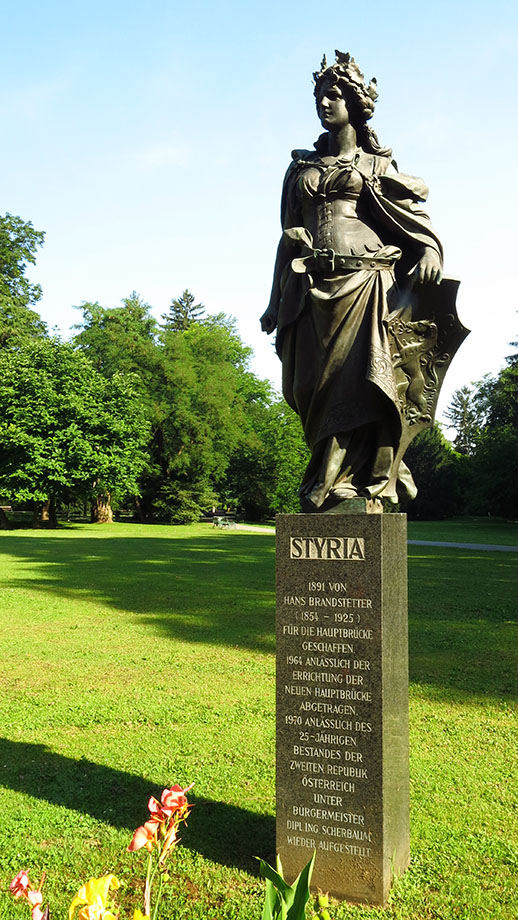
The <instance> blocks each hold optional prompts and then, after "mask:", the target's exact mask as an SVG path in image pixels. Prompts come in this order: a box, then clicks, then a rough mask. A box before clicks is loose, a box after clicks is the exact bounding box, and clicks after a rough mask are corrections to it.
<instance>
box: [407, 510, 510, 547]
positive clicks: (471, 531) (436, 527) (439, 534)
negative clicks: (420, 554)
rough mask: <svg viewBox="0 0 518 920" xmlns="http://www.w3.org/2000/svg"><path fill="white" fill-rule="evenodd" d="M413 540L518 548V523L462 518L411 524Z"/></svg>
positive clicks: (410, 531) (409, 525)
mask: <svg viewBox="0 0 518 920" xmlns="http://www.w3.org/2000/svg"><path fill="white" fill-rule="evenodd" d="M408 537H409V539H410V540H445V541H447V542H449V543H489V544H492V545H493V546H495V545H501V546H518V521H504V520H502V518H488V517H459V518H453V520H447V521H409V522H408Z"/></svg>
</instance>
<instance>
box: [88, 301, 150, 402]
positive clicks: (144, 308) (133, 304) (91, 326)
mask: <svg viewBox="0 0 518 920" xmlns="http://www.w3.org/2000/svg"><path fill="white" fill-rule="evenodd" d="M121 304H122V305H121V306H120V307H102V306H101V305H100V304H99V303H88V302H85V303H83V304H82V305H81V306H80V307H79V308H78V309H80V310H81V311H82V313H83V319H82V321H81V322H80V323H77V324H76V326H75V327H74V328H75V329H76V330H78V331H77V332H76V334H75V336H74V340H73V341H74V345H75V346H76V348H79V349H80V351H83V352H84V353H85V354H86V355H88V357H89V358H90V360H91V362H92V364H93V365H94V366H95V368H96V370H98V371H99V373H100V374H102V375H103V377H108V378H109V377H112V376H113V374H115V373H117V372H122V373H135V374H137V376H138V378H139V379H140V380H142V384H143V387H144V389H148V388H149V386H150V385H151V381H152V377H153V373H154V361H155V337H156V334H157V330H158V327H157V323H156V320H155V319H154V317H153V316H151V312H150V311H151V307H150V306H149V304H148V303H146V302H145V301H144V300H142V298H141V297H140V295H139V294H137V293H136V291H133V292H132V293H131V294H130V296H129V297H124V298H123V300H122V301H121Z"/></svg>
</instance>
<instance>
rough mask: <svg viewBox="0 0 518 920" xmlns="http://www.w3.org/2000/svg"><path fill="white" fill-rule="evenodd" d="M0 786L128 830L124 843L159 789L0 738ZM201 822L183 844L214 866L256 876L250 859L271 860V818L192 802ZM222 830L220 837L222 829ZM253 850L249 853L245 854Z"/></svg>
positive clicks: (131, 777) (208, 802) (130, 776)
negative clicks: (230, 867)
mask: <svg viewBox="0 0 518 920" xmlns="http://www.w3.org/2000/svg"><path fill="white" fill-rule="evenodd" d="M0 778H1V785H2V786H5V787H7V788H9V789H13V790H15V791H17V792H23V793H25V794H26V795H29V796H33V797H35V798H38V799H41V800H43V801H46V802H49V803H50V804H52V805H59V806H62V807H65V808H68V809H71V810H73V811H76V812H79V813H80V814H85V815H90V817H92V818H95V819H96V820H98V821H103V822H104V823H105V824H110V825H111V826H112V827H115V828H127V830H128V843H129V841H130V839H131V835H132V833H133V831H134V830H135V828H136V827H138V826H139V825H141V824H143V823H144V821H145V820H146V819H147V816H148V813H147V802H148V800H149V797H150V796H151V795H155V796H159V795H160V792H161V789H159V788H158V787H157V786H155V785H154V784H152V783H149V782H147V781H146V780H145V779H143V778H142V777H141V776H136V775H134V774H131V773H125V772H123V771H121V770H114V769H112V768H111V767H106V766H102V765H100V764H96V763H92V762H91V761H89V760H86V759H84V758H82V759H81V760H72V759H71V758H69V757H63V756H62V755H60V754H55V753H54V752H53V751H51V750H50V749H49V748H48V747H46V745H43V744H30V743H26V742H21V741H9V740H7V739H5V738H0ZM189 800H190V801H192V802H194V803H195V804H196V806H197V808H196V814H197V813H198V808H199V813H200V819H199V820H194V815H193V817H192V818H191V820H190V821H189V828H188V830H187V831H185V832H184V834H183V835H182V844H183V845H184V846H185V847H186V848H187V849H190V850H194V851H196V852H197V853H200V854H201V855H202V856H204V857H206V858H207V859H210V860H212V861H213V862H217V863H220V864H221V865H225V866H234V867H236V868H238V869H245V870H246V871H248V872H251V873H253V874H257V862H256V860H255V859H254V858H253V857H254V855H255V854H256V853H260V854H261V855H263V856H264V857H265V858H266V859H270V860H271V859H273V854H274V852H275V819H274V818H273V817H272V816H271V815H261V814H256V813H254V812H251V811H247V810H246V809H244V808H239V807H238V806H236V805H228V804H227V803H225V802H217V801H214V800H211V799H202V798H196V795H194V794H193V793H190V794H189ZM222 827H224V828H225V833H224V834H223V833H222V832H221V828H222ZM250 847H253V852H250Z"/></svg>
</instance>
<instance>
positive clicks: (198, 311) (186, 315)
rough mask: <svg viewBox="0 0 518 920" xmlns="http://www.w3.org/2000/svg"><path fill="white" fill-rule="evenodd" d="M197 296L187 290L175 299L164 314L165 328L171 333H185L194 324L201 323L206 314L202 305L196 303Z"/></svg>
mask: <svg viewBox="0 0 518 920" xmlns="http://www.w3.org/2000/svg"><path fill="white" fill-rule="evenodd" d="M195 300H196V298H195V296H194V294H191V292H190V291H188V290H187V289H186V290H185V291H184V292H183V293H182V294H180V296H179V297H176V298H173V299H172V300H171V303H170V305H169V310H168V312H167V313H162V319H163V321H164V328H165V329H166V330H167V331H169V332H185V330H186V329H188V328H189V326H191V325H192V323H199V322H200V320H201V319H202V317H203V315H204V313H205V307H204V306H203V304H202V303H195Z"/></svg>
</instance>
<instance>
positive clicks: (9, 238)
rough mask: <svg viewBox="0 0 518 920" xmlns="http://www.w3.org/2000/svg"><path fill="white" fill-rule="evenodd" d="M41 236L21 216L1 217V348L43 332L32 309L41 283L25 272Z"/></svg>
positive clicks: (39, 232)
mask: <svg viewBox="0 0 518 920" xmlns="http://www.w3.org/2000/svg"><path fill="white" fill-rule="evenodd" d="M44 236H45V234H44V233H43V232H42V231H40V230H35V229H34V227H33V225H32V224H31V223H30V221H29V222H26V221H23V220H22V219H21V217H15V216H14V215H12V214H6V215H5V216H4V217H0V348H5V347H7V346H8V345H14V344H16V343H17V342H21V341H23V340H24V339H26V338H27V337H35V336H36V337H37V336H42V335H45V333H46V329H47V327H46V325H45V323H44V322H43V321H42V319H41V317H40V316H39V315H38V313H37V312H36V311H35V310H33V309H32V307H33V306H34V304H36V303H37V302H38V300H39V299H40V298H41V287H40V285H39V284H32V283H31V282H30V281H29V279H28V278H27V276H26V271H27V266H28V265H29V264H34V263H35V261H36V250H37V249H38V247H39V246H41V244H42V243H43V239H44Z"/></svg>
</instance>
